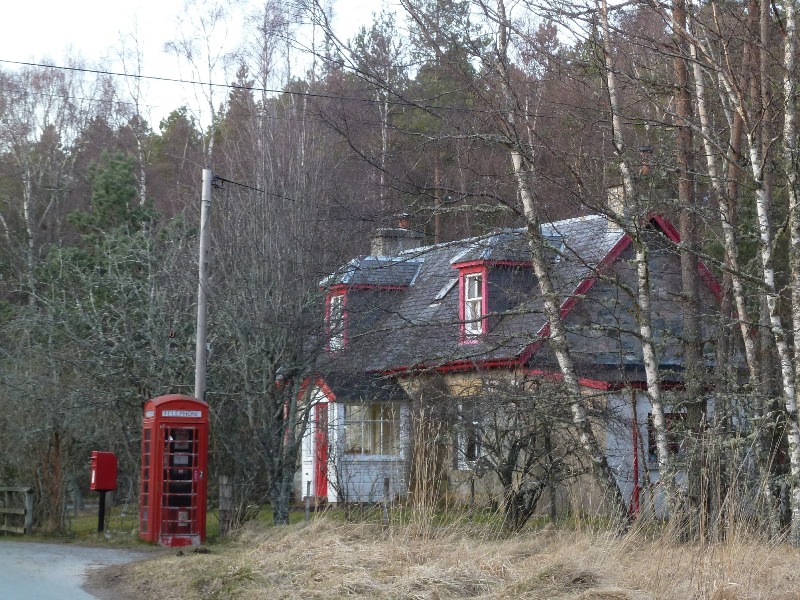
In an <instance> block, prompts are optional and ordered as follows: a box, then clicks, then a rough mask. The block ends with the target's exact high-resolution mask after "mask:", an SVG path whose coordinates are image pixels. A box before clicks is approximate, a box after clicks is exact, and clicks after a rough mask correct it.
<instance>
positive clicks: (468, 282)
mask: <svg viewBox="0 0 800 600" xmlns="http://www.w3.org/2000/svg"><path fill="white" fill-rule="evenodd" d="M483 277H484V274H483V272H478V273H467V274H465V275H464V335H465V336H468V337H475V336H478V335H481V334H483V325H484V323H483V319H484V317H485V315H484V314H483V300H484V298H483V285H484V281H483Z"/></svg>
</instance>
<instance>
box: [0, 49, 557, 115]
mask: <svg viewBox="0 0 800 600" xmlns="http://www.w3.org/2000/svg"><path fill="white" fill-rule="evenodd" d="M0 63H5V64H10V65H18V66H23V67H38V68H43V69H56V70H61V71H73V72H78V73H91V74H94V75H109V76H113V77H127V78H133V79H144V80H148V81H160V82H164V83H179V84H188V85H200V86H208V87H218V88H225V89H230V90H245V91H253V92H262V93H267V94H289V95H293V96H301V97H304V98H319V99H322V100H339V101H341V100H348V101H353V102H365V103H367V104H388V105H391V106H408V107H416V108H420V109H423V110H451V111H457V112H462V113H483V114H494V113H496V112H497V110H496V109H491V108H489V109H481V108H474V107H472V108H471V107H466V106H443V105H437V104H427V103H425V102H422V101H418V100H388V99H387V100H380V99H371V98H355V97H352V96H337V95H334V94H319V93H313V92H301V91H296V90H278V89H273V88H268V87H259V86H249V85H237V84H235V83H215V82H211V81H197V80H194V79H178V78H174V77H161V76H158V75H142V74H134V73H121V72H118V71H107V70H103V69H90V68H88V67H67V66H63V65H48V64H44V63H37V62H31V61H19V60H7V59H3V58H0ZM525 116H539V117H547V116H550V115H531V114H527V113H526V115H525Z"/></svg>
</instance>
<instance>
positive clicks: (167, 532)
mask: <svg viewBox="0 0 800 600" xmlns="http://www.w3.org/2000/svg"><path fill="white" fill-rule="evenodd" d="M202 429H203V428H202V427H199V426H185V425H178V426H172V425H165V424H162V425H161V439H162V440H163V444H164V449H163V463H164V470H163V477H162V486H161V540H162V542H170V543H165V545H182V544H175V541H176V540H177V539H179V538H183V537H186V538H188V539H192V538H197V539H199V538H200V535H201V529H200V525H201V524H200V515H201V513H202V516H203V520H204V519H205V507H203V510H200V500H202V501H203V502H205V494H204V493H202V491H201V486H202V488H203V489H204V488H205V473H204V472H203V471H202V470H201V469H200V455H201V453H200V446H201V443H202V442H201V437H202V435H201V434H202V433H203V432H202ZM175 536H178V537H177V538H176V537H175Z"/></svg>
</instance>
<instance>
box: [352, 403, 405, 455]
mask: <svg viewBox="0 0 800 600" xmlns="http://www.w3.org/2000/svg"><path fill="white" fill-rule="evenodd" d="M399 420H400V412H399V410H397V407H395V406H394V405H393V404H389V403H377V402H376V403H373V404H368V405H367V404H348V405H346V406H345V452H347V453H350V454H397V453H398V452H399V448H400V433H399V432H400V426H399Z"/></svg>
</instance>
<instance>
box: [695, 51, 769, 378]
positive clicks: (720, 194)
mask: <svg viewBox="0 0 800 600" xmlns="http://www.w3.org/2000/svg"><path fill="white" fill-rule="evenodd" d="M692 58H693V59H694V60H693V61H692V65H693V69H694V85H695V94H696V95H697V98H696V100H697V112H698V115H699V117H700V128H701V131H702V133H703V135H702V136H701V137H702V139H703V148H704V150H705V154H706V167H707V169H708V177H709V179H710V180H711V186H712V189H713V190H714V195H715V196H716V198H717V204H718V206H719V217H720V219H719V220H720V223H721V225H722V235H723V246H724V248H725V262H726V264H727V266H728V268H729V273H730V276H731V287H732V288H733V299H734V304H735V306H736V313H737V317H738V321H739V331H740V333H741V335H742V342H743V344H744V353H745V360H746V361H747V368H748V371H749V373H750V383H751V385H753V386H754V387H755V386H757V385H758V381H759V369H758V359H757V357H756V347H755V342H754V341H753V336H752V332H751V327H750V325H749V323H748V322H747V304H746V302H745V297H744V285H743V283H742V278H741V276H740V273H741V271H740V268H739V250H738V246H737V243H736V231H735V229H734V226H733V216H732V215H731V213H730V204H729V203H728V197H727V193H726V191H725V187H724V184H723V182H722V178H721V177H720V174H719V169H718V168H717V161H716V160H715V159H714V148H713V146H712V144H711V139H712V135H713V134H712V131H711V125H710V119H709V116H708V103H707V99H706V93H705V84H704V79H703V69H702V66H701V65H700V58H699V57H698V52H697V46H695V45H694V44H693V45H692ZM734 135H737V134H736V133H734V132H733V131H732V132H731V137H733V136H734ZM734 143H735V140H734V139H731V140H730V142H729V146H730V147H733V145H734Z"/></svg>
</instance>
